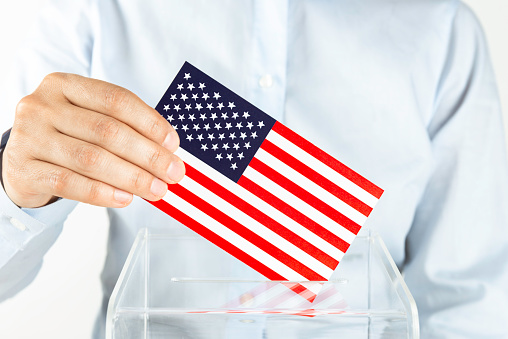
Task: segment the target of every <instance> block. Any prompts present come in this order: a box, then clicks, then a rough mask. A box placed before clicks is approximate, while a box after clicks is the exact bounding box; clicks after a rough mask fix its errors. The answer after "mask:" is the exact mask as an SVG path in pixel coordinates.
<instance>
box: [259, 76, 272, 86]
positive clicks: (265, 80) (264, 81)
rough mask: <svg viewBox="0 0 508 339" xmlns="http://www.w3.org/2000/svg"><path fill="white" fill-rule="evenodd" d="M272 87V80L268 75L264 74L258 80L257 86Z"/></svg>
mask: <svg viewBox="0 0 508 339" xmlns="http://www.w3.org/2000/svg"><path fill="white" fill-rule="evenodd" d="M272 85H273V79H272V76H271V75H270V74H265V75H263V76H262V77H261V78H259V86H261V87H263V88H269V87H272Z"/></svg>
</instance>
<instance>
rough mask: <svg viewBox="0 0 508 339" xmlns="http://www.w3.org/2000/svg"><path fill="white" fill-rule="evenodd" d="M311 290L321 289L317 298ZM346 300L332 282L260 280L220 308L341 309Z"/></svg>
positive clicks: (344, 305) (345, 305)
mask: <svg viewBox="0 0 508 339" xmlns="http://www.w3.org/2000/svg"><path fill="white" fill-rule="evenodd" d="M312 290H320V291H319V293H318V295H317V297H316V295H315V294H314V293H313V292H312ZM346 307H347V303H346V301H345V300H344V297H343V296H342V294H340V293H339V291H337V289H336V288H335V286H334V284H330V283H327V284H326V285H325V286H324V287H323V283H317V282H308V283H302V284H299V283H290V282H286V283H285V282H273V283H262V284H259V285H258V286H256V287H255V288H253V289H252V290H250V291H248V292H245V293H242V294H241V295H240V296H239V297H238V298H237V299H235V300H232V301H231V302H229V303H228V304H226V305H224V307H222V308H229V309H244V308H247V309H279V310H280V309H287V310H289V309H297V310H311V309H313V310H319V309H328V310H333V311H336V310H337V309H344V308H346Z"/></svg>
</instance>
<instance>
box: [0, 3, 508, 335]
mask: <svg viewBox="0 0 508 339" xmlns="http://www.w3.org/2000/svg"><path fill="white" fill-rule="evenodd" d="M69 1H72V0H69ZM465 2H466V3H468V4H469V5H470V6H471V7H472V8H473V9H474V10H475V12H476V13H477V15H478V16H479V18H480V21H481V22H482V24H483V26H484V29H485V31H486V35H487V39H488V42H489V46H490V51H491V57H492V60H493V63H494V69H495V71H496V76H497V81H498V85H499V90H500V94H501V101H502V104H503V107H504V112H505V126H508V114H506V112H507V111H508V44H507V41H506V36H507V35H508V20H506V18H507V17H508V1H506V0H466V1H465ZM43 3H44V1H41V0H10V1H7V0H0V46H1V47H0V78H1V77H2V75H3V74H5V73H6V72H7V70H8V69H9V65H10V64H11V63H12V61H13V60H14V58H15V51H16V49H17V47H18V45H19V42H20V40H21V39H23V38H24V36H25V35H26V34H27V31H28V30H29V29H30V26H31V23H32V22H33V21H34V18H36V16H37V13H38V10H39V9H40V7H41V6H42V4H43ZM0 125H4V124H1V123H0ZM507 130H508V129H507ZM107 228H108V223H107V217H106V213H105V210H104V209H100V208H96V207H92V206H88V205H83V204H81V205H79V206H78V208H77V209H76V210H75V211H74V212H73V213H72V214H71V216H70V217H69V219H68V221H67V223H66V226H65V227H64V231H63V233H62V235H61V236H60V238H59V239H58V241H57V242H56V244H55V246H53V248H52V249H51V250H50V251H49V252H48V254H47V255H46V257H45V260H44V265H43V268H42V270H41V272H40V273H39V275H38V277H37V278H36V280H35V281H34V282H33V283H32V284H31V285H30V286H29V287H27V288H26V289H25V290H23V291H22V292H21V293H19V294H18V295H16V296H15V297H14V298H12V299H9V300H7V301H5V302H4V303H2V304H0V338H2V339H10V338H14V339H23V338H53V339H60V338H65V339H68V338H73V339H80V338H90V337H91V331H92V327H93V322H94V321H95V316H96V314H97V311H98V309H99V303H100V300H101V290H100V283H99V276H100V272H101V269H102V265H103V263H104V258H105V253H106V237H107Z"/></svg>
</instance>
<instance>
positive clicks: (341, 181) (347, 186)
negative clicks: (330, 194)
mask: <svg viewBox="0 0 508 339" xmlns="http://www.w3.org/2000/svg"><path fill="white" fill-rule="evenodd" d="M266 139H267V140H269V141H270V142H272V143H273V144H275V145H277V146H278V147H279V148H282V149H283V150H284V151H286V152H287V153H289V154H291V155H292V156H293V157H295V158H296V159H298V160H300V161H301V162H303V163H304V164H306V165H307V166H309V167H310V168H312V169H313V170H314V171H316V172H318V173H319V174H321V175H322V176H324V177H325V178H328V179H329V180H330V181H332V182H333V183H334V184H335V185H337V186H339V187H340V188H342V189H343V190H345V191H347V192H348V193H350V194H351V195H353V196H355V197H356V198H358V199H360V200H361V201H363V202H364V203H365V204H367V205H369V206H370V207H372V208H374V206H375V205H376V203H377V201H378V198H376V197H375V196H373V195H372V194H370V193H369V192H367V191H366V190H364V189H363V188H361V187H360V186H358V185H357V184H355V183H354V182H352V181H351V180H349V179H347V178H346V177H344V176H342V174H340V173H338V172H337V171H335V170H334V169H333V168H331V167H329V166H327V165H326V164H324V163H323V162H321V161H320V160H318V159H316V158H314V157H313V156H312V155H311V154H309V153H307V152H306V151H304V150H303V149H301V148H300V147H298V146H296V145H295V144H293V143H292V142H291V141H289V140H287V139H286V138H284V137H283V136H282V135H280V134H278V133H277V132H275V131H274V130H271V131H270V132H269V133H268V135H267V136H266Z"/></svg>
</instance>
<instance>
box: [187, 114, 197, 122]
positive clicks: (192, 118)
mask: <svg viewBox="0 0 508 339" xmlns="http://www.w3.org/2000/svg"><path fill="white" fill-rule="evenodd" d="M188 119H189V120H190V121H194V120H196V118H194V114H189V118H188Z"/></svg>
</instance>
